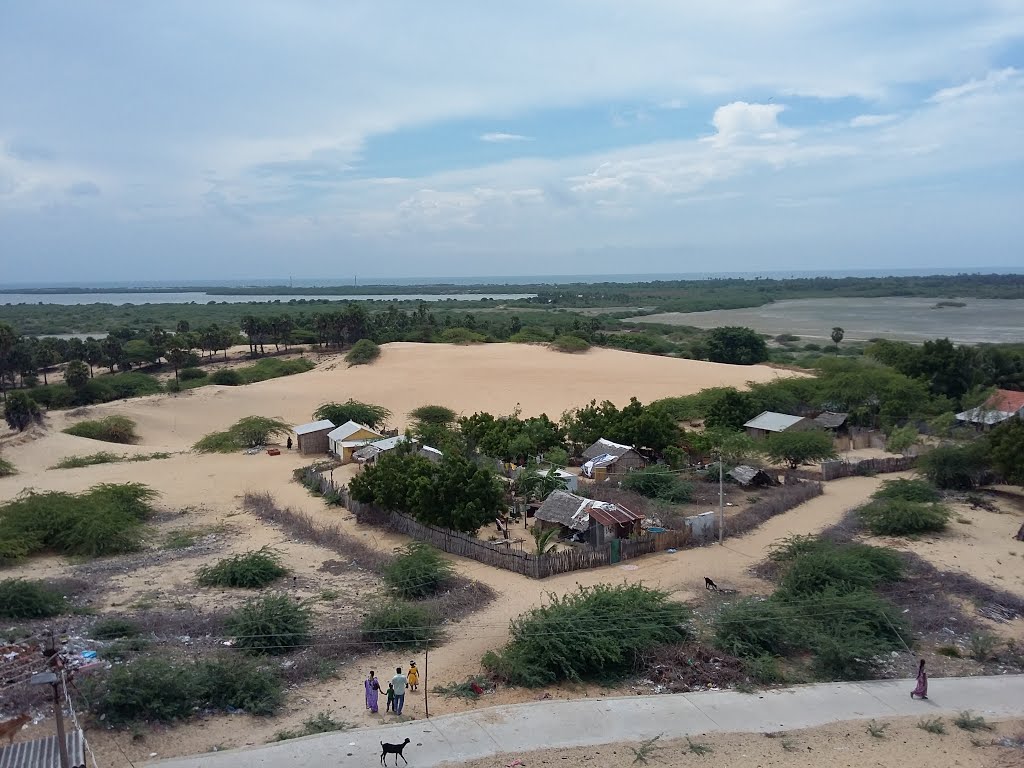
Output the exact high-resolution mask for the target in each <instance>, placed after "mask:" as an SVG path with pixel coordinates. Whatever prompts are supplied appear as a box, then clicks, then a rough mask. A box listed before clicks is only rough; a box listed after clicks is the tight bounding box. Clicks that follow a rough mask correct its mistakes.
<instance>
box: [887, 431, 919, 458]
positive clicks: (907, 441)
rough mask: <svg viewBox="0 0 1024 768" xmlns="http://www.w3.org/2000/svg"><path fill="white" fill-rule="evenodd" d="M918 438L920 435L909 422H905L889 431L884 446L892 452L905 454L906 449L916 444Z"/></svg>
mask: <svg viewBox="0 0 1024 768" xmlns="http://www.w3.org/2000/svg"><path fill="white" fill-rule="evenodd" d="M920 439H921V436H920V435H919V434H918V432H917V430H916V429H914V427H912V426H911V425H910V424H907V425H905V426H902V427H896V428H895V429H894V430H892V432H890V433H889V440H888V441H887V445H886V447H887V448H888V449H889V450H890V451H892V452H893V453H901V454H903V455H906V453H907V451H908V450H910V448H911V447H913V446H915V445H917V443H918V442H919V441H920Z"/></svg>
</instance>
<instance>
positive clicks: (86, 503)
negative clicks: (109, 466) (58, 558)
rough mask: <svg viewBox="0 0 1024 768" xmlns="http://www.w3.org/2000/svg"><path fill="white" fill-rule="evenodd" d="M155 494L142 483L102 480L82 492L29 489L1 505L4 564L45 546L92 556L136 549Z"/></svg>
mask: <svg viewBox="0 0 1024 768" xmlns="http://www.w3.org/2000/svg"><path fill="white" fill-rule="evenodd" d="M155 496H156V493H155V492H154V491H153V490H151V489H150V488H148V487H146V486H144V485H140V484H138V483H125V484H120V485H114V484H103V485H97V486H94V487H93V488H91V489H89V490H88V491H86V492H85V493H80V494H77V495H76V494H70V493H62V492H57V491H49V492H45V493H36V492H33V491H29V492H27V493H24V494H22V495H21V496H19V497H18V498H16V499H15V500H14V501H11V502H8V503H7V504H4V505H3V506H0V563H3V562H5V561H11V560H17V559H19V558H22V557H26V556H28V555H33V554H37V553H39V552H44V551H51V552H56V553H59V554H64V555H86V556H89V557H99V556H103V555H110V554H117V553H121V552H132V551H135V550H137V549H139V547H140V546H141V541H142V522H143V521H144V520H145V519H146V518H147V517H148V516H149V515H150V513H151V512H152V508H151V506H150V501H151V500H152V499H153V498H155Z"/></svg>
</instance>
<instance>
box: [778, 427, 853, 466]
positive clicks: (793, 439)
mask: <svg viewBox="0 0 1024 768" xmlns="http://www.w3.org/2000/svg"><path fill="white" fill-rule="evenodd" d="M762 450H763V451H764V453H765V455H766V456H768V458H770V459H771V460H772V461H774V462H777V463H785V464H786V465H788V466H789V468H790V469H796V468H797V467H799V466H800V465H801V464H806V463H809V462H814V461H824V460H825V459H834V458H835V457H836V451H835V449H834V448H833V447H832V436H831V435H830V434H828V433H827V432H820V431H818V430H810V431H807V432H779V433H778V434H774V435H772V436H771V437H769V438H768V440H767V441H765V444H764V446H763V448H762Z"/></svg>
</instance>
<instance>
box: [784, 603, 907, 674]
mask: <svg viewBox="0 0 1024 768" xmlns="http://www.w3.org/2000/svg"><path fill="white" fill-rule="evenodd" d="M800 610H801V611H805V612H806V613H805V614H804V615H805V616H807V617H810V618H811V621H810V622H809V623H808V624H806V625H805V629H804V631H805V632H806V633H807V637H808V642H807V645H808V650H810V651H811V653H813V654H814V668H815V671H816V673H817V674H818V676H820V677H823V678H825V679H830V680H862V679H864V678H865V677H867V676H868V674H869V672H870V668H871V659H872V658H873V657H875V656H879V655H881V654H884V653H887V652H889V651H892V650H895V649H899V648H903V647H904V644H905V641H904V639H903V638H905V637H906V638H909V637H910V631H909V628H908V627H907V624H906V622H905V621H904V619H903V616H902V615H901V614H900V612H899V611H898V610H897V609H896V608H895V607H894V606H893V605H892V604H891V603H888V602H886V601H885V600H883V599H882V598H881V597H879V596H878V595H876V594H875V593H873V592H869V591H867V590H864V589H859V590H853V591H849V592H841V591H836V590H825V591H822V592H818V593H816V594H813V595H810V596H808V597H807V598H805V599H804V600H803V601H802V602H801V603H800Z"/></svg>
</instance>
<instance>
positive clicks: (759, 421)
mask: <svg viewBox="0 0 1024 768" xmlns="http://www.w3.org/2000/svg"><path fill="white" fill-rule="evenodd" d="M803 420H804V417H803V416H790V415H789V414H788V413H775V412H774V411H765V412H764V413H762V414H759V415H758V416H755V417H754V418H752V419H751V420H750V421H748V422H747V423H746V424H744V425H743V426H744V427H750V428H751V429H763V430H765V431H766V432H785V431H786V430H787V429H789V428H790V427H792V426H793V425H794V424H796V423H798V422H801V421H803Z"/></svg>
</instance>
